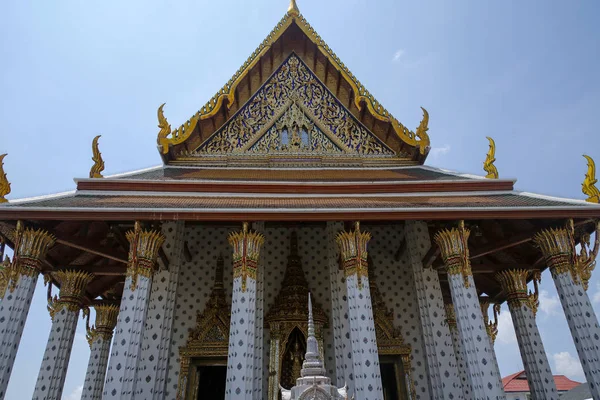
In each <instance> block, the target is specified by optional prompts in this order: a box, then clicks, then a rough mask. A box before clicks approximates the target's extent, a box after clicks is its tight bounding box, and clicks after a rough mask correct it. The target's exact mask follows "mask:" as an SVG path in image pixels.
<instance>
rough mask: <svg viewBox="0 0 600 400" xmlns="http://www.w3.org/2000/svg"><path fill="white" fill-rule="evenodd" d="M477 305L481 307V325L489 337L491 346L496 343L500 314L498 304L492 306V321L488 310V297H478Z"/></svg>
mask: <svg viewBox="0 0 600 400" xmlns="http://www.w3.org/2000/svg"><path fill="white" fill-rule="evenodd" d="M479 305H480V306H481V313H482V314H483V325H484V326H485V330H486V332H487V334H488V336H489V337H490V339H491V341H492V344H493V343H494V342H495V341H496V337H497V336H498V314H500V304H494V307H493V311H494V320H493V321H492V320H490V317H489V314H488V309H489V308H490V299H489V297H480V298H479Z"/></svg>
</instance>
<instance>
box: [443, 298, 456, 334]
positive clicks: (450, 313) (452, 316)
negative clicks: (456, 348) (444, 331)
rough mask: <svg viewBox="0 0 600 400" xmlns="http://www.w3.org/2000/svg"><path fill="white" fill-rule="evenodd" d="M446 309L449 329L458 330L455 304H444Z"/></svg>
mask: <svg viewBox="0 0 600 400" xmlns="http://www.w3.org/2000/svg"><path fill="white" fill-rule="evenodd" d="M444 308H445V309H446V323H448V327H449V328H450V329H451V330H452V329H456V313H455V312H454V304H452V303H446V304H444Z"/></svg>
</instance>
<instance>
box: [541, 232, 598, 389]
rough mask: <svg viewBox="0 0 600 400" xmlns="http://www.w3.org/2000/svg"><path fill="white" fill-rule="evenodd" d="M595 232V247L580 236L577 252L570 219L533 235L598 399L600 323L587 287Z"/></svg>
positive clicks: (588, 379) (587, 378)
mask: <svg viewBox="0 0 600 400" xmlns="http://www.w3.org/2000/svg"><path fill="white" fill-rule="evenodd" d="M598 233H599V232H598V229H597V230H596V245H595V248H594V251H593V252H588V246H587V243H586V241H585V240H583V241H582V244H581V245H582V250H583V251H582V252H581V254H579V255H578V254H577V251H576V248H575V240H574V231H573V221H569V224H568V225H567V228H566V229H549V230H544V231H542V232H540V233H539V234H538V235H536V237H535V239H534V241H535V242H536V244H537V245H538V247H539V248H540V249H541V250H542V253H543V254H544V258H545V259H546V263H547V265H548V267H549V268H550V272H551V273H552V279H553V280H554V284H555V285H556V291H557V292H558V298H559V299H560V303H561V304H562V308H563V311H564V313H565V316H566V317H567V323H568V324H569V329H570V330H571V335H572V336H573V341H574V342H575V348H576V349H577V354H578V355H579V360H580V361H581V366H582V367H583V372H584V374H585V378H586V380H587V382H588V385H589V387H590V392H591V393H592V397H593V398H594V399H600V325H598V318H597V317H596V313H595V312H594V308H593V307H592V302H591V301H590V298H589V296H588V294H587V292H586V290H587V284H588V280H589V278H590V277H591V273H592V270H593V267H594V265H595V262H594V259H595V256H596V253H597V251H598V240H599V235H598ZM584 239H585V238H584ZM587 239H589V237H587Z"/></svg>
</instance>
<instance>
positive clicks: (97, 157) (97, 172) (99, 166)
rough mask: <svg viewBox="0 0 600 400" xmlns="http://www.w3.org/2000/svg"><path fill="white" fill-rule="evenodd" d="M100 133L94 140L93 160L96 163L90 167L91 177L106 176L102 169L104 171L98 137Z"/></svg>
mask: <svg viewBox="0 0 600 400" xmlns="http://www.w3.org/2000/svg"><path fill="white" fill-rule="evenodd" d="M100 136H102V135H98V136H96V137H95V138H94V140H93V141H92V161H93V162H94V165H92V168H91V169H90V178H104V177H103V176H102V173H101V172H102V171H104V160H103V159H102V153H100V149H99V148H98V139H100Z"/></svg>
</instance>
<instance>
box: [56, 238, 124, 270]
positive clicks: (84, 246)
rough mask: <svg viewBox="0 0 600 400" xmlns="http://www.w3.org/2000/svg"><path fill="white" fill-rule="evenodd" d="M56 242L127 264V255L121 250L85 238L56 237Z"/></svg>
mask: <svg viewBox="0 0 600 400" xmlns="http://www.w3.org/2000/svg"><path fill="white" fill-rule="evenodd" d="M56 243H58V244H62V245H64V246H68V247H72V248H74V249H78V250H81V251H85V252H87V253H90V254H95V255H97V256H100V257H104V258H108V259H109V260H113V261H117V262H120V263H123V264H127V255H126V254H123V253H121V252H118V251H115V250H113V249H109V248H107V247H104V246H97V245H94V244H93V243H90V242H89V241H87V240H81V239H75V238H59V237H57V238H56Z"/></svg>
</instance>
